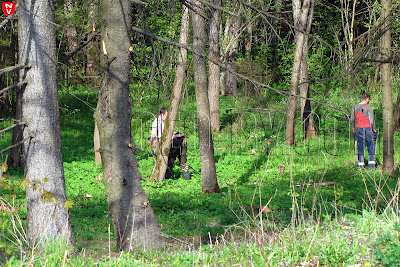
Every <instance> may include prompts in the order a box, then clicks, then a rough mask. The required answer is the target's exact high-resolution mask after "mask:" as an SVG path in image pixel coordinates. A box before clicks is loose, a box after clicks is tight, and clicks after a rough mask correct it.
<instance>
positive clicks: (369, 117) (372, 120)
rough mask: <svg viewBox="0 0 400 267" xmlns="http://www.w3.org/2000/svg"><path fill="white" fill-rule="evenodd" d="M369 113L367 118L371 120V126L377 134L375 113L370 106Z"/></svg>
mask: <svg viewBox="0 0 400 267" xmlns="http://www.w3.org/2000/svg"><path fill="white" fill-rule="evenodd" d="M367 111H368V113H367V118H368V120H369V123H370V124H371V129H372V130H373V131H374V132H376V129H375V120H374V112H373V110H372V107H371V106H370V105H368V109H367Z"/></svg>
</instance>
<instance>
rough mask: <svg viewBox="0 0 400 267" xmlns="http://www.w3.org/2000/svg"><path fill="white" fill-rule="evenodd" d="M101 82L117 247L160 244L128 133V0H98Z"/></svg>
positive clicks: (103, 143) (106, 174)
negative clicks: (102, 54)
mask: <svg viewBox="0 0 400 267" xmlns="http://www.w3.org/2000/svg"><path fill="white" fill-rule="evenodd" d="M101 6H102V9H103V10H102V14H103V15H102V16H103V17H102V20H103V21H102V25H103V28H102V31H101V33H102V38H101V42H102V46H103V53H104V57H102V62H101V64H102V69H104V70H105V72H104V74H103V84H102V86H101V88H100V93H99V101H98V106H97V110H96V113H95V119H96V122H97V124H98V127H99V134H100V153H101V160H102V163H103V164H102V167H103V182H104V185H105V189H106V193H107V200H108V207H109V210H110V213H111V217H112V221H113V225H114V230H115V233H116V239H117V247H118V248H119V249H121V250H125V251H132V250H134V249H135V247H137V246H138V247H141V248H143V249H145V250H147V249H151V248H158V247H161V246H164V241H163V240H162V237H161V230H160V224H159V223H158V221H157V218H156V217H155V214H154V212H153V209H152V208H151V206H150V204H149V201H148V199H147V197H146V195H145V194H144V192H143V189H142V186H141V183H140V178H141V175H140V172H139V169H138V163H137V160H136V157H135V154H134V150H135V144H134V142H133V139H132V133H131V113H132V112H131V102H132V99H131V97H130V94H129V77H130V54H129V47H130V31H131V17H132V16H131V12H132V11H131V1H130V0H121V1H117V2H115V1H113V0H103V1H102V5H101Z"/></svg>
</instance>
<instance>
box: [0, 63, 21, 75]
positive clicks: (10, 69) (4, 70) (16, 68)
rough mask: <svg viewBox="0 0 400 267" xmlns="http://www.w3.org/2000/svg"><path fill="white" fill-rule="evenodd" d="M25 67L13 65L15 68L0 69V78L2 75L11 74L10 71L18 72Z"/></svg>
mask: <svg viewBox="0 0 400 267" xmlns="http://www.w3.org/2000/svg"><path fill="white" fill-rule="evenodd" d="M26 67H27V66H26V65H15V66H11V67H7V68H4V69H1V70H0V76H1V75H3V74H4V73H7V72H11V71H14V70H20V69H23V68H26Z"/></svg>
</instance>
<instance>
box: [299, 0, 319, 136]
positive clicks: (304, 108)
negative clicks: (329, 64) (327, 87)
mask: <svg viewBox="0 0 400 267" xmlns="http://www.w3.org/2000/svg"><path fill="white" fill-rule="evenodd" d="M309 13H310V14H309V16H308V20H307V30H306V33H307V35H306V36H305V39H304V46H303V56H302V60H301V68H300V81H301V84H300V96H302V97H305V98H301V99H300V107H301V120H302V125H303V134H304V139H306V138H314V137H315V136H316V133H315V128H314V123H313V122H314V121H313V117H312V114H311V101H310V100H308V98H309V97H310V83H309V76H308V58H307V55H308V35H309V34H310V32H311V25H312V20H313V13H314V2H312V3H311V7H310V12H309Z"/></svg>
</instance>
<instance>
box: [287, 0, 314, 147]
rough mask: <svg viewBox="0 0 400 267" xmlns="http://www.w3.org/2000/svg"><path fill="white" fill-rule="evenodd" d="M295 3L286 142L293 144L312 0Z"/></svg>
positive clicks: (293, 0)
mask: <svg viewBox="0 0 400 267" xmlns="http://www.w3.org/2000/svg"><path fill="white" fill-rule="evenodd" d="M292 3H293V17H294V21H295V26H296V28H297V29H301V31H299V30H296V36H295V40H296V51H295V55H294V62H293V70H292V81H291V85H290V93H291V94H292V96H290V97H289V103H288V112H287V121H286V144H287V145H293V144H294V143H295V134H294V130H295V118H296V109H297V94H298V92H299V80H300V66H301V61H302V57H303V46H304V40H305V34H304V31H305V29H306V25H307V17H308V10H309V8H310V4H311V0H304V3H303V6H302V7H301V3H300V0H292Z"/></svg>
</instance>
